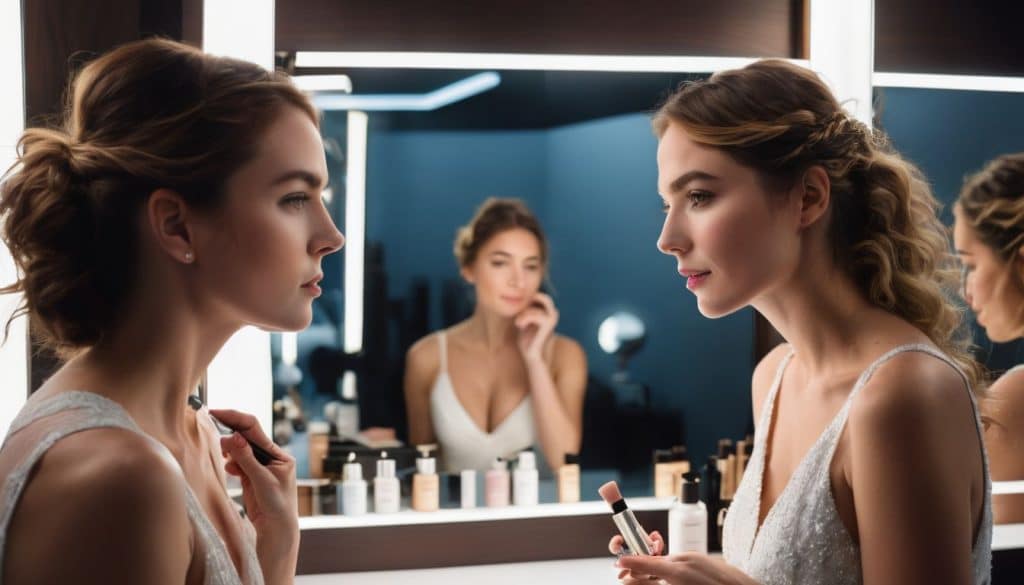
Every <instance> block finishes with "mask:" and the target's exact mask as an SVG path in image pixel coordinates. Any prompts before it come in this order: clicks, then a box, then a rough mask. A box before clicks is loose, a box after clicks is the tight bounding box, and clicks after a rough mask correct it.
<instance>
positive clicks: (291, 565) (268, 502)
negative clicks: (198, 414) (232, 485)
mask: <svg viewBox="0 0 1024 585" xmlns="http://www.w3.org/2000/svg"><path fill="white" fill-rule="evenodd" d="M210 414H212V415H213V416H215V417H216V418H217V419H218V420H219V421H221V422H222V423H223V424H225V425H226V426H228V427H231V428H232V429H234V430H235V433H234V434H233V435H229V436H226V437H221V439H220V448H221V452H222V453H223V454H224V456H225V458H226V459H227V462H226V463H225V465H224V470H225V471H227V472H228V473H230V474H231V475H234V476H237V477H239V478H241V480H242V499H243V501H244V502H245V511H246V514H247V515H248V517H249V519H250V520H251V521H252V524H253V526H254V527H255V528H256V553H257V556H259V559H260V565H261V567H262V569H263V574H264V577H265V579H266V582H267V583H284V582H290V581H288V580H287V579H291V578H292V576H294V574H295V567H296V564H297V562H298V554H299V521H298V517H299V511H298V498H297V496H296V493H297V492H296V487H295V485H296V481H295V459H294V458H292V456H291V455H289V454H288V453H286V452H285V451H284V450H282V449H281V448H280V447H278V446H277V445H276V444H274V442H273V441H271V440H270V439H269V438H268V437H267V435H266V434H265V433H264V432H263V429H261V428H260V425H259V422H258V421H257V420H256V417H254V416H252V415H251V414H245V413H242V412H238V411H236V410H219V409H218V410H211V411H210ZM250 443H252V444H254V445H259V446H260V447H261V448H263V449H264V450H266V451H267V452H268V453H269V454H270V455H271V456H272V457H273V459H271V460H270V462H269V463H267V464H266V465H263V464H261V463H260V462H259V461H258V460H257V459H256V456H255V455H254V454H253V450H252V447H251V446H250Z"/></svg>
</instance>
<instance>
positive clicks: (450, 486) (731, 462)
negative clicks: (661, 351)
mask: <svg viewBox="0 0 1024 585" xmlns="http://www.w3.org/2000/svg"><path fill="white" fill-rule="evenodd" d="M436 449H437V446H436V445H421V446H418V447H415V448H413V447H409V446H396V447H392V448H388V449H386V450H381V449H373V448H367V447H365V446H361V445H357V444H354V443H351V442H346V441H342V440H340V439H337V438H329V437H328V436H327V435H319V434H318V435H312V436H311V437H310V475H311V477H312V478H311V479H310V480H300V482H299V512H300V515H302V516H311V515H324V514H344V515H353V516H354V515H360V514H365V513H369V512H371V511H372V512H376V513H391V512H397V511H398V510H399V509H401V508H402V507H403V504H404V505H406V506H408V507H409V508H411V509H412V510H416V511H425V512H429V511H435V510H437V509H439V508H440V507H442V502H444V503H445V505H444V506H443V507H462V508H475V507H477V506H480V505H483V506H485V507H502V506H508V505H517V506H527V505H535V504H537V503H538V501H539V497H538V471H537V465H536V457H535V454H534V453H533V451H532V450H524V451H522V452H520V453H518V454H517V455H515V456H514V457H509V458H498V459H496V460H495V461H494V462H493V463H492V466H491V469H489V470H487V471H486V472H484V473H477V472H476V471H474V470H465V471H462V472H461V473H459V474H451V475H449V474H443V475H439V474H438V473H437V463H436V458H435V457H434V452H435V451H436ZM752 450H753V440H752V437H750V436H748V437H746V438H745V439H743V440H740V441H737V442H736V443H735V444H734V443H733V441H732V440H731V439H722V440H720V441H719V442H718V449H717V452H716V454H715V455H712V456H710V457H709V458H708V460H707V463H706V464H705V465H704V467H703V469H702V470H701V471H700V473H699V475H700V480H701V484H702V485H701V500H702V501H703V502H705V504H706V505H707V506H708V512H709V513H711V514H712V515H713V516H712V517H713V518H715V519H716V520H717V519H718V517H719V516H721V517H722V518H724V512H723V510H724V509H725V508H726V507H727V505H728V503H729V502H730V501H731V500H732V496H733V493H735V491H736V487H737V486H738V485H739V481H740V479H741V478H742V476H743V472H744V470H745V469H746V466H747V462H748V460H749V459H750V454H751V452H752ZM696 471H697V470H696V469H691V463H690V460H689V456H688V454H687V449H686V447H685V446H683V445H676V446H673V447H671V448H670V449H657V450H655V451H654V453H653V473H654V476H653V485H654V497H656V498H673V497H680V495H681V493H682V482H683V476H684V475H686V474H688V473H691V472H696ZM554 475H555V478H554V479H555V488H556V489H555V491H556V494H557V497H556V499H557V501H558V502H559V503H573V502H578V501H580V476H581V474H580V465H579V456H578V455H575V454H567V455H566V456H565V461H563V463H562V465H561V466H559V467H558V468H557V469H555V470H554ZM410 476H411V480H409V479H408V478H409V477H410ZM403 480H405V481H403ZM371 486H372V489H371ZM403 489H405V491H406V494H405V496H407V497H404V496H403ZM371 494H372V500H373V504H372V507H371V505H370V499H371ZM481 496H482V497H481Z"/></svg>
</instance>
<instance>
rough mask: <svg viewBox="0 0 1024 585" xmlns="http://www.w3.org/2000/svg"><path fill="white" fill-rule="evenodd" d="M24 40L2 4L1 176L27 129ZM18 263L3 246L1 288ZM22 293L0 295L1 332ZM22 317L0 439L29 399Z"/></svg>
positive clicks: (9, 355) (16, 10)
mask: <svg viewBox="0 0 1024 585" xmlns="http://www.w3.org/2000/svg"><path fill="white" fill-rule="evenodd" d="M23 54H24V52H23V50H22V42H21V2H2V3H0V79H4V80H6V81H5V82H4V85H5V86H6V87H7V89H6V90H4V91H0V173H2V172H5V171H6V170H7V169H8V168H10V166H11V165H12V164H14V160H15V158H16V157H15V145H16V144H17V142H18V137H19V136H21V133H22V131H23V130H24V129H25V65H24V60H23ZM16 277H17V272H16V270H15V267H14V259H13V258H11V254H10V252H9V251H8V250H7V248H6V247H5V246H4V244H3V243H2V242H0V285H8V284H11V283H12V282H14V280H15V278H16ZM20 302H21V295H3V296H0V334H2V332H3V330H2V327H3V325H4V324H6V323H7V319H8V318H10V316H11V313H12V312H13V311H14V309H15V308H16V307H17V306H18V304H19V303H20ZM27 321H28V320H27V319H26V318H24V317H20V318H18V319H17V320H15V321H14V322H13V323H11V329H10V337H8V338H7V343H4V344H3V345H0V437H4V436H6V435H7V429H8V428H9V427H10V426H11V421H13V420H14V415H16V414H17V413H18V410H20V409H21V406H22V404H24V403H25V398H26V397H27V396H28V323H27Z"/></svg>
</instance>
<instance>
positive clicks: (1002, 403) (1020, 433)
mask: <svg viewBox="0 0 1024 585" xmlns="http://www.w3.org/2000/svg"><path fill="white" fill-rule="evenodd" d="M982 412H983V413H984V414H985V419H986V422H987V423H988V426H987V428H986V429H985V446H986V448H987V449H988V456H989V468H990V472H991V474H992V481H1020V480H1024V371H1021V370H1018V371H1015V372H1010V373H1007V374H1003V376H1002V377H1000V378H999V379H998V380H996V382H995V383H994V384H992V386H991V387H990V388H989V389H988V394H987V396H986V397H985V400H983V401H982ZM992 512H993V515H994V520H995V523H996V524H1008V523H1018V522H1024V494H1012V495H1008V494H1007V495H996V496H992Z"/></svg>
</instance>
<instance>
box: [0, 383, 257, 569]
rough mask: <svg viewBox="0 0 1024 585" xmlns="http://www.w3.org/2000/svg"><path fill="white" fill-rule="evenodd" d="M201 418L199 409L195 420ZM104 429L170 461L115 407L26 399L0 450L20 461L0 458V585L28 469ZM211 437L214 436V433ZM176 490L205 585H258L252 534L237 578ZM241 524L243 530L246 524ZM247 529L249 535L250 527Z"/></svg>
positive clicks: (202, 520) (196, 508)
mask: <svg viewBox="0 0 1024 585" xmlns="http://www.w3.org/2000/svg"><path fill="white" fill-rule="evenodd" d="M182 406H183V407H184V405H182ZM205 412H206V410H205V408H204V409H203V410H201V411H200V412H199V413H197V415H199V414H203V413H205ZM207 416H208V415H207ZM197 424H199V425H200V428H201V430H202V431H203V432H208V431H209V430H210V429H212V423H211V424H210V425H209V426H208V427H207V428H202V424H201V423H200V422H199V419H198V418H197ZM105 427H115V428H121V429H126V430H129V431H133V432H136V433H139V434H140V435H142V436H144V437H146V439H148V440H149V441H152V443H153V444H155V445H158V446H159V448H160V449H162V450H164V451H165V452H166V453H167V456H168V457H171V454H170V451H167V448H166V447H164V445H163V444H162V443H160V442H159V441H157V440H156V439H153V438H152V437H150V436H149V435H147V434H146V433H145V432H144V431H143V430H142V429H141V428H139V426H138V425H136V424H135V421H133V420H132V419H131V417H130V416H129V415H128V413H127V412H126V411H125V410H124V408H122V407H121V405H119V404H118V403H116V402H114V401H112V400H109V399H107V398H105V397H103V396H100V395H99V394H95V393H92V392H64V393H61V394H58V395H56V396H52V397H50V398H46V399H38V400H37V399H35V397H32V398H29V400H28V402H27V403H26V404H25V406H24V408H22V410H21V412H19V413H18V416H17V418H15V419H14V422H13V423H12V424H11V427H10V429H9V430H8V432H7V436H6V437H5V438H4V442H3V446H2V447H0V453H3V452H4V451H7V450H9V449H15V450H21V454H20V458H19V459H16V460H14V461H3V460H2V458H0V462H2V463H3V465H2V468H3V469H5V470H6V469H10V470H11V471H10V472H9V473H8V474H7V477H6V478H4V480H3V484H2V486H0V490H2V491H0V585H3V583H2V582H3V561H4V557H3V555H4V550H5V544H6V541H7V530H8V528H9V526H10V523H11V518H12V517H13V516H14V510H15V508H16V507H17V505H18V499H19V498H20V497H21V494H22V491H23V490H24V488H25V485H26V482H27V480H28V477H29V475H30V473H31V472H32V469H33V468H34V467H35V465H36V463H38V461H39V459H40V458H41V457H42V456H43V455H44V454H45V453H46V451H47V450H49V449H50V447H52V446H53V445H54V444H55V443H56V442H57V441H59V440H61V439H63V438H64V437H67V436H68V435H72V434H74V433H78V432H81V431H85V430H88V429H96V428H105ZM212 432H213V433H214V434H216V430H213V431H212ZM8 452H10V451H8ZM215 456H218V457H219V456H220V453H219V452H217V453H216V454H215ZM172 458H173V457H172ZM181 484H182V489H184V490H185V494H186V507H187V509H188V517H189V521H190V522H191V524H192V530H193V533H194V535H195V554H201V555H202V556H203V562H204V563H205V579H204V583H205V585H242V584H243V583H245V584H247V585H262V584H263V573H262V570H261V568H260V564H259V559H258V558H257V556H256V549H255V540H254V538H253V537H254V535H255V533H254V532H252V531H251V530H250V532H249V534H248V535H247V536H248V537H249V538H248V539H246V540H245V541H244V542H243V546H244V551H243V559H242V560H243V566H242V576H239V573H238V571H237V570H236V569H235V566H234V564H233V563H232V562H231V556H230V554H229V553H228V550H227V547H226V546H225V544H224V541H223V540H222V539H221V537H220V534H219V533H218V532H217V529H216V528H214V526H213V524H212V523H211V522H210V520H209V518H207V517H206V513H205V512H204V511H203V508H202V505H201V504H200V503H199V500H198V499H197V498H196V495H195V493H193V491H192V488H191V487H189V485H188V483H187V482H186V481H185V478H184V476H182V477H181ZM225 497H227V494H226V493H225ZM245 522H246V523H247V524H248V520H246V521H245ZM248 528H249V529H251V525H249V526H248ZM153 529H154V530H159V527H156V526H154V527H153ZM243 577H244V580H243Z"/></svg>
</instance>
